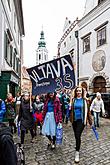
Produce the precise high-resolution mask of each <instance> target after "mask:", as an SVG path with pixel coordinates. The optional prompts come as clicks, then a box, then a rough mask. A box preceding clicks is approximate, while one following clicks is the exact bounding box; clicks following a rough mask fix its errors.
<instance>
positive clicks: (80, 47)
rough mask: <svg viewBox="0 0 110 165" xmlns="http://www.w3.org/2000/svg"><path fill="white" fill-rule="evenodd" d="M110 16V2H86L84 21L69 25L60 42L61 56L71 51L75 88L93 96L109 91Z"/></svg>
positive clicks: (101, 0) (59, 54)
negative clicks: (85, 89)
mask: <svg viewBox="0 0 110 165" xmlns="http://www.w3.org/2000/svg"><path fill="white" fill-rule="evenodd" d="M109 13H110V0H87V1H86V5H85V11H84V16H83V17H82V19H81V20H78V21H77V22H76V24H75V26H74V27H72V28H71V26H72V24H73V23H71V22H70V24H68V26H67V23H66V27H67V29H66V31H65V32H64V35H63V37H62V38H61V40H60V42H59V43H58V56H62V55H65V54H69V53H70V54H71V52H72V57H73V65H74V68H75V74H76V85H77V84H80V85H82V86H83V87H85V88H87V90H88V91H89V92H90V93H92V92H97V91H99V92H110V65H109V61H110V56H109V52H110V35H109V34H110V14H109ZM70 29H71V32H70ZM71 34H72V35H71ZM70 36H72V37H70ZM70 38H71V42H70ZM71 50H72V51H71Z"/></svg>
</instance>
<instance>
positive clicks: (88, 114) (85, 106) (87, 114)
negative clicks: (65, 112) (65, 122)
mask: <svg viewBox="0 0 110 165" xmlns="http://www.w3.org/2000/svg"><path fill="white" fill-rule="evenodd" d="M74 101H75V99H73V101H72V103H71V113H70V122H71V123H73V122H74V121H75V119H74ZM88 107H89V106H88V102H87V100H86V99H83V109H82V111H83V112H82V113H83V122H84V125H86V122H87V119H88V122H89V124H90V125H92V117H91V112H90V109H89V108H88Z"/></svg>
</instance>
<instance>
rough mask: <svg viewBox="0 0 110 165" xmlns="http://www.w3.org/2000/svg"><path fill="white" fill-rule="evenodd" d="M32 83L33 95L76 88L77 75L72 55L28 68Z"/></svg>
mask: <svg viewBox="0 0 110 165" xmlns="http://www.w3.org/2000/svg"><path fill="white" fill-rule="evenodd" d="M27 72H28V74H29V76H30V78H31V81H32V95H37V94H44V93H48V92H54V91H56V92H57V91H60V90H61V89H62V88H65V89H72V88H74V87H75V74H74V69H73V63H72V60H71V57H70V55H66V56H63V57H61V58H57V59H55V60H52V61H48V62H46V63H43V64H40V65H37V66H35V67H32V68H28V69H27Z"/></svg>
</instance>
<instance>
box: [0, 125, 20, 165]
mask: <svg viewBox="0 0 110 165" xmlns="http://www.w3.org/2000/svg"><path fill="white" fill-rule="evenodd" d="M0 165H17V157H16V150H15V146H14V142H13V137H12V134H11V131H10V129H9V127H7V126H6V125H5V124H3V123H0Z"/></svg>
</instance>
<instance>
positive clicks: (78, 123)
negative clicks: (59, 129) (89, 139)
mask: <svg viewBox="0 0 110 165" xmlns="http://www.w3.org/2000/svg"><path fill="white" fill-rule="evenodd" d="M72 96H73V98H71V102H70V106H71V113H70V122H71V123H72V127H73V131H74V135H75V139H76V152H75V162H76V163H78V162H79V150H80V145H81V134H82V132H83V130H84V127H85V125H86V121H87V119H88V122H89V124H90V125H92V118H91V114H90V110H89V109H88V108H87V107H88V106H87V100H86V98H85V93H84V89H83V88H82V87H76V88H75V90H74V92H73V93H72Z"/></svg>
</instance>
